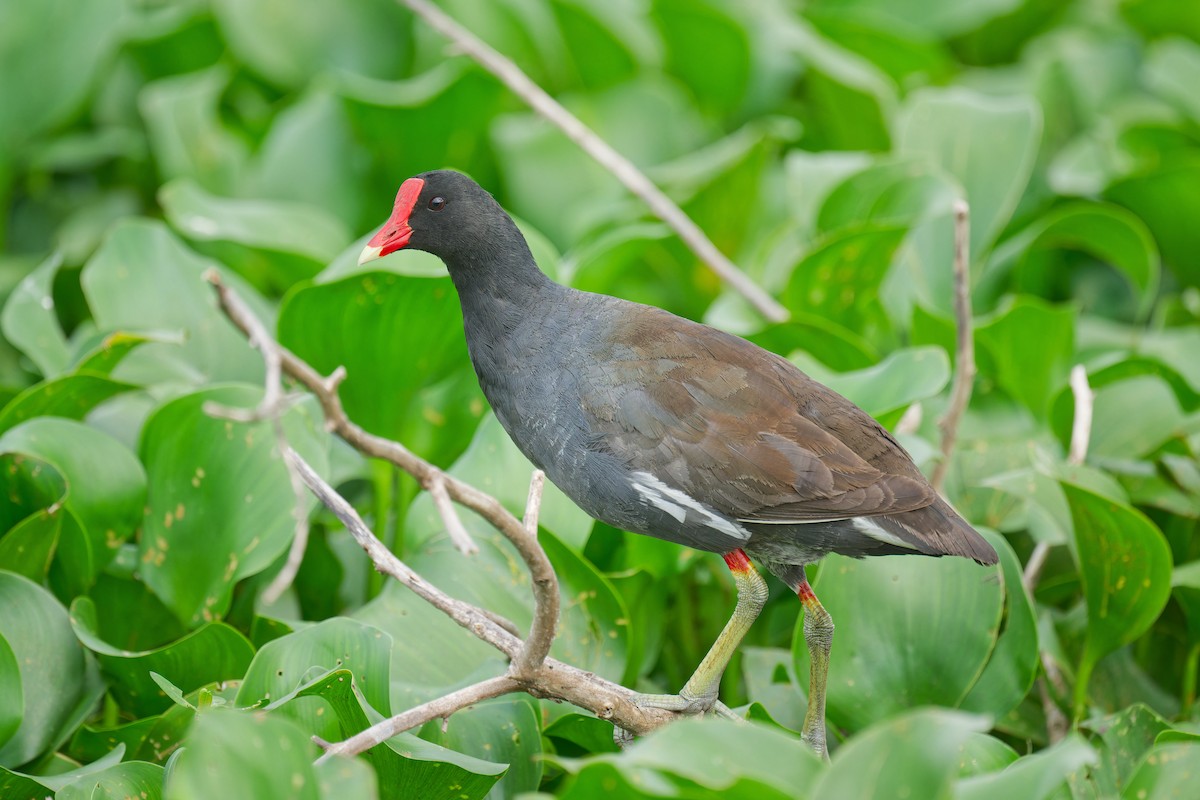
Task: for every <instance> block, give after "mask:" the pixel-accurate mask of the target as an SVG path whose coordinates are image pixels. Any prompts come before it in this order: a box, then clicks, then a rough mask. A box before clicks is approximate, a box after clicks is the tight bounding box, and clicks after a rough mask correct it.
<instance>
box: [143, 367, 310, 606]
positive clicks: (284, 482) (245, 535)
mask: <svg viewBox="0 0 1200 800" xmlns="http://www.w3.org/2000/svg"><path fill="white" fill-rule="evenodd" d="M261 396H262V390H261V389H259V388H257V387H248V386H224V387H216V388H211V389H206V390H204V391H200V392H195V393H193V394H189V395H184V396H183V397H180V398H177V399H175V400H172V401H171V402H169V403H167V404H166V405H163V406H161V407H160V408H159V409H158V410H157V411H155V412H154V414H153V415H151V417H150V418H149V419H148V420H147V421H146V425H145V427H144V428H143V430H142V441H141V447H140V451H141V458H142V462H143V463H144V464H145V465H146V473H147V475H148V479H149V486H148V494H147V504H146V516H145V520H144V522H143V525H142V536H141V541H140V559H141V562H142V566H141V569H142V577H143V579H144V580H145V581H146V584H147V585H148V586H150V588H151V589H153V590H154V593H155V594H157V595H158V596H159V597H160V598H161V599H162V600H163V602H164V603H166V604H167V606H168V607H169V608H170V609H171V610H172V611H174V612H175V614H176V615H177V616H178V617H179V618H180V619H181V620H182V621H183V622H184V623H185V624H187V625H189V626H195V625H198V624H200V623H201V622H203V621H206V620H211V619H214V618H216V617H218V616H220V615H222V614H224V613H225V611H226V609H227V608H228V606H229V599H230V592H231V591H232V589H233V585H234V583H235V582H236V581H238V580H240V579H241V578H244V577H247V576H249V575H254V574H256V573H259V572H261V571H263V570H264V569H266V568H267V567H268V566H270V565H271V563H272V562H273V561H274V560H275V559H276V558H277V557H278V556H279V555H280V553H282V552H283V551H284V550H285V549H287V546H288V543H289V542H290V540H291V536H292V533H293V530H294V521H293V519H292V513H293V509H294V507H295V504H296V497H295V494H294V492H293V491H292V487H291V482H290V480H289V478H288V475H287V470H286V468H285V467H284V465H283V462H282V460H281V459H280V456H279V453H278V452H277V450H276V442H275V437H274V434H273V433H272V430H271V425H270V424H269V423H266V422H257V423H251V424H245V423H236V422H230V421H227V420H221V419H215V418H213V417H211V416H209V415H208V414H206V413H205V411H204V406H205V404H206V403H210V402H212V403H218V404H223V405H226V406H232V407H236V408H252V407H254V406H255V405H256V404H257V403H258V401H259V399H260V398H261ZM312 414H313V409H312V407H311V406H310V405H307V404H304V405H297V406H293V407H292V408H291V409H290V410H289V411H288V412H287V414H285V415H284V417H283V419H282V423H283V427H284V430H285V434H286V436H287V440H288V442H289V443H290V445H291V446H292V447H293V448H295V449H296V450H297V451H298V452H299V453H300V454H301V455H302V456H303V458H304V459H305V460H306V461H308V463H310V464H312V465H313V468H314V469H316V470H317V471H318V472H326V471H327V456H326V454H325V450H326V446H325V444H324V436H323V435H321V434H318V433H317V432H316V431H317V429H318V425H319V423H317V422H316V421H315V420H314V419H313V418H312ZM312 502H313V501H312V500H311V499H309V500H308V501H307V507H311V504H312ZM307 507H306V510H307Z"/></svg>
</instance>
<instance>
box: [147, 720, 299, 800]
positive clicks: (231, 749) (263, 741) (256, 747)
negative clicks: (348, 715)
mask: <svg viewBox="0 0 1200 800" xmlns="http://www.w3.org/2000/svg"><path fill="white" fill-rule="evenodd" d="M317 753H318V751H317V746H316V745H315V744H313V743H312V742H311V741H310V740H309V737H308V734H307V733H306V732H305V731H303V730H302V729H300V728H299V727H297V726H296V725H295V723H293V722H291V721H290V720H288V719H285V718H283V717H279V716H272V715H267V714H264V713H261V712H258V713H248V712H244V711H235V710H232V709H224V708H211V709H208V710H207V711H205V712H204V713H202V714H197V715H196V722H195V723H194V724H193V725H192V729H191V732H190V734H189V736H188V739H187V747H185V748H183V750H182V751H181V752H180V754H179V759H178V760H177V761H175V762H174V764H173V767H172V769H171V770H170V771H169V773H168V775H167V780H166V785H165V787H164V788H165V791H164V794H163V796H164V797H165V798H167V800H193V799H195V800H202V799H203V800H207V799H208V798H212V797H289V798H294V800H319V798H320V794H319V790H318V782H317V777H316V774H315V773H314V771H313V766H312V762H313V759H314V758H316V756H317Z"/></svg>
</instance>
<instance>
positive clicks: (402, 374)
mask: <svg viewBox="0 0 1200 800" xmlns="http://www.w3.org/2000/svg"><path fill="white" fill-rule="evenodd" d="M329 330H338V331H340V334H339V335H338V336H329V335H327V331H329ZM279 340H280V342H281V343H282V344H283V345H284V346H285V347H287V348H288V349H289V350H291V351H292V352H294V353H296V354H297V355H298V356H300V357H301V358H303V359H305V360H306V361H308V363H309V364H311V365H312V366H313V367H315V368H316V369H317V370H318V371H320V372H322V373H323V374H329V373H330V372H332V371H333V370H334V369H335V368H337V367H339V366H342V367H345V368H346V380H345V381H343V382H342V384H341V385H340V386H339V387H338V393H339V395H340V396H341V398H342V402H343V404H344V405H345V408H346V413H347V414H348V415H349V416H350V418H351V419H353V420H354V421H355V422H356V423H358V424H359V425H362V426H363V427H365V428H366V429H367V430H369V431H371V432H372V433H375V434H378V435H380V436H386V437H388V438H396V437H397V436H399V434H400V433H401V432H402V431H404V430H405V427H406V424H405V423H406V418H407V417H408V416H409V415H411V414H413V413H414V412H416V411H418V409H416V408H413V405H414V401H415V399H416V397H417V393H418V392H419V391H420V390H421V389H423V388H426V387H430V386H432V385H434V384H436V383H438V382H440V381H442V380H445V379H447V378H448V377H449V376H451V375H452V374H454V373H456V372H458V371H461V370H465V369H467V368H468V367H467V365H468V363H469V362H468V359H467V345H466V340H465V339H464V338H463V332H462V312H461V311H460V310H459V305H458V296H457V294H455V291H454V286H453V284H451V282H450V279H449V277H441V278H412V277H405V276H401V275H396V274H394V273H389V272H369V273H363V274H359V275H353V276H350V277H347V278H344V279H342V280H339V281H335V282H334V283H324V284H319V285H313V286H305V287H303V288H300V289H298V290H296V291H294V292H292V293H291V294H289V295H288V297H287V299H286V300H285V301H284V303H283V307H282V309H281V310H280V314H279ZM434 411H435V413H438V412H437V410H436V409H435V410H434ZM426 424H428V423H426Z"/></svg>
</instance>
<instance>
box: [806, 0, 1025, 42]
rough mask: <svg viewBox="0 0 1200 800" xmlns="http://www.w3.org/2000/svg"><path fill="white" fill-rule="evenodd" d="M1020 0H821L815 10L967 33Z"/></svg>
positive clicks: (945, 33)
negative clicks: (893, 0) (918, 23)
mask: <svg viewBox="0 0 1200 800" xmlns="http://www.w3.org/2000/svg"><path fill="white" fill-rule="evenodd" d="M1018 5H1019V0H963V1H962V2H955V0H902V2H888V0H818V2H814V3H813V4H812V8H813V9H815V10H825V9H828V10H829V11H831V12H832V11H839V12H842V13H845V12H848V11H849V12H854V13H855V14H857V15H860V16H861V17H862V18H865V19H878V20H881V24H882V25H892V26H896V27H900V28H902V29H903V28H907V27H909V26H912V25H914V24H916V23H917V21H918V20H919V21H920V25H921V27H922V28H923V29H924V30H928V31H932V32H934V33H936V34H940V35H941V36H943V37H947V38H948V37H949V36H952V35H954V34H961V33H966V32H967V31H971V30H974V29H975V28H976V27H978V26H980V25H981V24H983V23H985V22H987V21H988V20H990V19H992V18H994V17H998V16H1000V15H1002V14H1005V13H1007V12H1009V11H1012V10H1013V9H1015V8H1016V7H1017V6H1018Z"/></svg>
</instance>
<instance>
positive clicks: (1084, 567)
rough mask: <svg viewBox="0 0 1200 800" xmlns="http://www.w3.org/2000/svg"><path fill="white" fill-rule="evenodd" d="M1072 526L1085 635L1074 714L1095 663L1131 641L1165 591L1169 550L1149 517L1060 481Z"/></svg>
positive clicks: (1081, 706) (1080, 710) (1081, 708)
mask: <svg viewBox="0 0 1200 800" xmlns="http://www.w3.org/2000/svg"><path fill="white" fill-rule="evenodd" d="M1063 491H1064V492H1065V493H1066V495H1067V501H1068V502H1069V503H1070V505H1071V517H1072V520H1073V521H1074V526H1075V548H1076V552H1077V553H1078V557H1079V567H1080V579H1081V580H1082V582H1083V594H1084V598H1085V599H1086V600H1087V612H1088V613H1087V636H1086V639H1085V644H1084V650H1083V657H1082V659H1081V661H1080V665H1079V671H1078V673H1077V677H1076V683H1075V716H1076V718H1079V717H1081V716H1082V715H1083V714H1084V713H1085V711H1086V706H1087V684H1088V679H1089V678H1090V677H1091V673H1092V670H1093V668H1094V667H1095V665H1096V662H1097V661H1099V660H1100V659H1101V658H1102V657H1103V656H1105V655H1107V654H1108V653H1110V652H1112V651H1113V650H1115V649H1116V648H1118V647H1120V646H1121V645H1124V644H1128V643H1129V642H1132V641H1133V640H1134V639H1137V638H1138V637H1139V636H1141V635H1142V634H1143V633H1145V632H1146V630H1147V629H1148V628H1149V627H1150V625H1152V624H1153V623H1154V620H1156V619H1157V618H1158V615H1159V613H1160V612H1161V611H1162V609H1163V606H1165V605H1166V603H1167V599H1168V597H1169V596H1170V593H1171V551H1170V549H1169V548H1168V547H1167V543H1166V542H1165V541H1164V540H1163V538H1162V534H1161V533H1160V532H1159V530H1158V528H1156V527H1155V526H1154V524H1153V523H1152V522H1150V520H1148V519H1146V517H1145V516H1144V515H1143V514H1142V513H1141V512H1139V511H1137V510H1135V509H1133V508H1130V507H1129V506H1124V505H1120V504H1117V503H1114V502H1112V501H1110V500H1106V499H1105V498H1103V497H1100V496H1099V495H1096V494H1093V493H1092V492H1090V491H1088V490H1086V489H1082V488H1080V487H1078V486H1075V485H1073V484H1071V483H1067V482H1064V483H1063Z"/></svg>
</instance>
